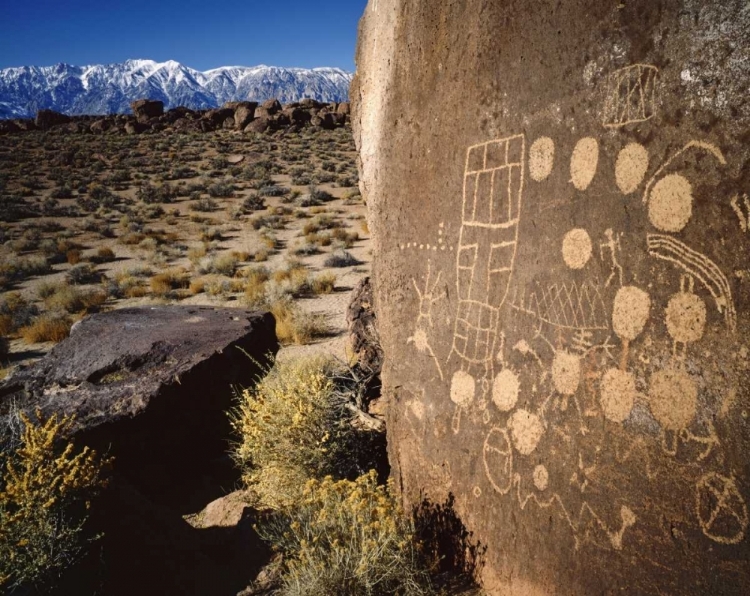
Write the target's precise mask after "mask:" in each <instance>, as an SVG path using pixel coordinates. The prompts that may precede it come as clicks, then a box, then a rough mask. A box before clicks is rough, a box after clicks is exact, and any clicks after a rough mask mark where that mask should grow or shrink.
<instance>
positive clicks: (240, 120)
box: [234, 101, 258, 130]
mask: <svg viewBox="0 0 750 596" xmlns="http://www.w3.org/2000/svg"><path fill="white" fill-rule="evenodd" d="M237 104H238V105H237V107H236V108H235V110H234V124H235V127H236V128H237V130H243V129H244V128H245V127H246V126H247V125H248V124H250V123H251V122H252V121H253V118H255V110H256V109H257V107H258V104H257V103H256V102H254V101H242V102H237Z"/></svg>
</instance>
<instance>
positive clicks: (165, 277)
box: [149, 269, 190, 298]
mask: <svg viewBox="0 0 750 596" xmlns="http://www.w3.org/2000/svg"><path fill="white" fill-rule="evenodd" d="M149 285H150V287H151V293H152V294H153V295H154V296H156V297H158V298H167V297H170V296H173V295H174V291H175V290H178V289H188V288H189V287H190V277H189V275H188V274H187V272H185V271H183V270H181V269H170V270H167V271H163V272H162V273H157V274H156V275H154V276H153V277H152V278H151V279H150V280H149Z"/></svg>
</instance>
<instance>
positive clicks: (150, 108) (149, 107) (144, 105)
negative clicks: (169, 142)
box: [130, 99, 164, 122]
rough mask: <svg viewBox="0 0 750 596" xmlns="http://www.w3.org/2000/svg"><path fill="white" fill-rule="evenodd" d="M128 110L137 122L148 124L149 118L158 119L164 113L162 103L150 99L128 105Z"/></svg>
mask: <svg viewBox="0 0 750 596" xmlns="http://www.w3.org/2000/svg"><path fill="white" fill-rule="evenodd" d="M130 109H132V110H133V114H135V117H136V118H137V119H138V122H148V121H149V120H150V119H151V118H158V117H159V116H161V115H162V114H163V113H164V102H162V101H155V100H151V99H139V100H136V101H134V102H133V103H131V104H130Z"/></svg>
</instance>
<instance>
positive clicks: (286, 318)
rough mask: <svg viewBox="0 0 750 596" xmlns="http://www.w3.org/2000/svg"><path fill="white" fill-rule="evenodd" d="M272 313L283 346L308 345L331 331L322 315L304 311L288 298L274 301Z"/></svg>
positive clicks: (271, 306) (277, 334)
mask: <svg viewBox="0 0 750 596" xmlns="http://www.w3.org/2000/svg"><path fill="white" fill-rule="evenodd" d="M270 311H271V313H272V314H273V316H274V317H275V318H276V336H277V337H278V338H279V342H281V344H282V345H289V344H297V345H304V344H308V343H310V342H311V341H312V340H313V339H315V338H316V337H320V336H324V335H326V334H327V333H328V331H329V329H328V326H327V325H326V323H325V319H324V318H323V317H322V316H321V315H315V314H311V313H308V312H305V311H303V310H302V309H300V308H299V306H297V305H296V304H294V302H293V301H292V300H291V299H290V298H289V297H288V296H285V297H281V298H277V299H276V300H274V301H273V303H272V304H271V305H270Z"/></svg>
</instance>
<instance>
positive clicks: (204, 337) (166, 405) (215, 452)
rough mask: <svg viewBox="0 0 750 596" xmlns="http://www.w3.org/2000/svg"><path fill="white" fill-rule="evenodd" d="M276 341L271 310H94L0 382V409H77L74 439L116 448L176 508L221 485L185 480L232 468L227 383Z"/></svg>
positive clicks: (118, 461)
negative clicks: (41, 355)
mask: <svg viewBox="0 0 750 596" xmlns="http://www.w3.org/2000/svg"><path fill="white" fill-rule="evenodd" d="M277 349H278V344H277V341H276V335H275V323H274V319H273V317H272V316H271V315H269V314H260V313H254V312H250V311H245V310H241V309H227V308H224V309H222V308H209V307H189V306H160V307H142V308H125V309H120V310H115V311H112V312H108V313H103V314H97V315H93V316H91V317H88V318H86V319H84V320H82V321H81V322H79V323H77V324H76V325H75V326H74V327H73V329H72V331H71V334H70V337H69V338H68V339H66V340H65V341H63V342H62V343H60V344H58V345H57V346H55V348H53V349H52V350H51V351H50V352H49V353H48V354H47V355H46V356H45V357H44V358H42V360H40V361H39V362H37V363H36V364H32V365H30V366H28V367H26V368H23V369H20V370H18V371H16V372H15V373H14V374H13V375H12V376H11V377H10V378H9V379H7V380H6V381H4V382H3V383H1V384H0V415H1V414H3V413H4V410H7V408H8V407H9V404H11V403H15V404H17V406H18V407H20V408H22V409H25V410H29V411H34V410H35V409H36V408H40V409H41V411H42V412H43V413H44V414H45V415H49V414H52V413H58V414H62V415H73V416H75V419H76V421H75V425H74V427H73V430H72V433H73V434H72V436H73V437H74V438H75V439H76V440H77V441H79V442H80V443H82V444H85V445H89V446H90V447H92V448H94V449H96V450H97V451H99V452H101V453H105V452H107V453H109V454H110V455H112V456H114V457H115V464H114V469H115V472H116V473H117V474H118V475H119V476H122V477H124V478H126V479H127V481H128V482H129V483H130V484H132V485H133V486H135V487H136V488H137V490H139V491H140V492H142V493H143V494H144V495H146V496H148V497H149V498H150V499H152V500H154V501H156V502H162V503H168V504H169V505H170V506H172V507H176V503H187V502H189V501H190V502H192V500H193V499H196V498H199V497H198V495H199V494H201V493H202V491H203V490H204V489H205V490H208V491H210V490H217V489H219V490H220V488H219V487H218V486H214V487H213V489H211V488H210V487H205V486H203V485H202V484H196V485H195V486H192V487H191V488H189V489H186V483H187V485H190V483H191V482H193V481H195V482H198V481H199V479H200V477H201V474H203V473H204V472H205V470H210V469H216V466H217V465H218V467H219V468H221V469H222V470H224V469H229V470H231V468H232V466H231V463H227V464H224V463H218V464H217V461H218V462H221V458H223V457H224V455H225V453H226V450H227V447H228V441H229V439H230V434H231V433H230V428H229V420H228V418H227V411H228V410H229V409H230V407H231V406H232V403H233V397H232V396H233V393H232V388H233V387H236V386H250V385H251V384H252V383H253V382H254V381H255V380H256V377H257V375H258V373H259V370H260V369H259V366H264V363H268V361H269V357H272V356H273V354H275V352H276V350H277ZM215 496H219V495H215ZM207 501H208V499H207V500H205V501H203V503H205V502H207Z"/></svg>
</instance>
